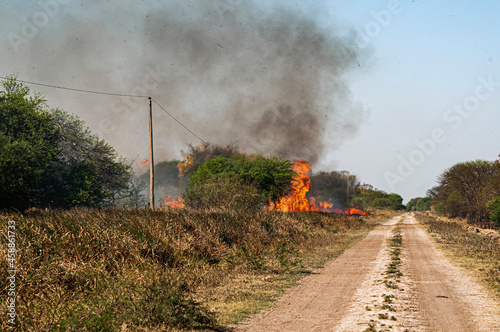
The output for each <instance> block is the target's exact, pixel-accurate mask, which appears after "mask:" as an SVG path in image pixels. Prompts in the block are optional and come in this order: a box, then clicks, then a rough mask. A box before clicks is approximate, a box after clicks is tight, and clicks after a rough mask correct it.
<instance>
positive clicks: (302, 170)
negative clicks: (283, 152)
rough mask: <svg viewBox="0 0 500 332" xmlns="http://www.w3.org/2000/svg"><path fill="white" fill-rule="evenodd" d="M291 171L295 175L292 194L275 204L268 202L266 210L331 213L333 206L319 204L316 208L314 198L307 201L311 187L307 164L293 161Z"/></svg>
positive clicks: (302, 161) (309, 166) (325, 203)
mask: <svg viewBox="0 0 500 332" xmlns="http://www.w3.org/2000/svg"><path fill="white" fill-rule="evenodd" d="M293 170H294V171H295V173H297V175H296V176H295V177H294V178H293V181H292V192H291V193H290V195H288V196H285V197H282V198H280V199H279V200H278V201H277V202H276V203H273V202H269V207H268V209H269V210H273V211H283V212H308V211H321V212H331V208H332V207H333V204H331V203H328V202H320V203H319V206H318V205H316V198H314V197H311V198H310V199H307V197H306V195H307V193H308V192H309V187H310V185H311V178H309V175H308V173H309V171H310V170H311V165H309V162H307V161H305V160H295V161H293Z"/></svg>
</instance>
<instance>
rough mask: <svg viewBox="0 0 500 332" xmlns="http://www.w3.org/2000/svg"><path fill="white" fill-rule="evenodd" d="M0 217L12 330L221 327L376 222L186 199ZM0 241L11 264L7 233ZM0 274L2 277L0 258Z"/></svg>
mask: <svg viewBox="0 0 500 332" xmlns="http://www.w3.org/2000/svg"><path fill="white" fill-rule="evenodd" d="M242 190H244V188H243V189H242ZM383 217H384V219H385V218H386V216H385V215H384V216H383ZM370 218H374V217H373V216H372V217H370ZM1 219H2V224H4V225H5V224H6V223H7V220H15V221H16V232H17V233H16V244H17V248H18V256H17V261H16V265H17V276H16V282H17V285H16V286H17V290H18V295H17V299H18V301H19V302H18V303H17V312H18V325H17V327H18V330H19V331H33V330H43V331H56V330H78V331H80V330H89V331H95V330H100V331H117V330H120V329H125V328H126V329H125V330H127V329H129V330H144V329H147V330H162V329H166V328H168V329H180V330H182V329H193V328H196V329H208V330H210V329H218V328H221V327H224V326H227V325H228V324H231V323H235V322H237V321H240V320H241V319H243V318H244V317H247V316H248V315H250V314H251V313H254V312H256V311H257V310H259V309H261V308H264V307H266V306H269V304H270V303H271V301H272V300H273V299H274V298H275V297H276V296H278V295H280V294H281V293H282V291H283V290H284V289H285V288H286V287H290V286H291V285H293V284H294V283H295V281H297V280H298V279H300V278H301V277H303V276H305V275H307V274H308V273H310V271H311V270H312V269H314V268H317V267H320V266H322V264H324V263H325V262H326V261H327V260H329V259H331V258H333V257H335V256H337V255H339V254H340V253H341V252H343V250H345V249H346V248H348V247H350V246H351V245H352V244H354V243H355V242H356V241H357V240H359V239H360V238H362V237H363V236H364V235H365V234H366V233H367V231H368V230H370V229H371V228H372V227H373V225H374V224H375V222H369V221H367V220H364V219H360V218H359V217H347V216H343V215H338V214H323V213H279V212H272V211H266V210H246V209H239V210H238V209H222V210H221V209H204V210H196V209H190V208H185V209H165V210H161V211H151V210H135V209H130V210H125V209H120V210H115V209H105V210H96V209H73V210H69V211H52V210H47V211H38V210H37V211H30V212H27V213H25V214H18V213H16V214H3V215H2V216H1ZM1 242H2V243H1V260H2V262H1V264H3V265H4V266H7V262H6V257H7V255H6V254H7V253H6V250H7V239H6V237H5V236H3V237H2V239H1ZM0 279H1V287H2V289H4V290H5V289H7V287H8V285H7V272H6V270H5V269H3V270H1V271H0ZM5 301H6V298H5V297H3V298H2V299H1V300H0V305H1V306H3V307H5V306H6V302H5ZM1 329H2V330H7V329H8V325H7V322H6V321H5V320H3V321H2V327H1Z"/></svg>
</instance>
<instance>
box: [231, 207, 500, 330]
mask: <svg viewBox="0 0 500 332" xmlns="http://www.w3.org/2000/svg"><path fill="white" fill-rule="evenodd" d="M396 227H397V228H398V229H400V230H401V235H402V243H403V245H402V250H401V254H400V255H399V259H400V260H398V262H399V265H398V267H399V270H398V271H400V272H401V273H402V275H401V274H397V276H394V275H393V276H391V277H390V276H389V275H387V274H386V271H387V270H388V267H389V266H390V264H391V262H394V259H397V258H394V257H395V256H394V255H393V252H391V250H392V249H394V248H390V247H389V241H387V240H388V239H389V238H392V237H394V233H393V230H394V229H395V228H396ZM391 253H392V255H391ZM234 330H235V331H265V332H269V331H500V311H499V306H498V304H496V303H495V302H494V301H493V300H492V299H490V298H489V297H488V296H487V295H486V292H485V291H484V289H483V288H482V287H481V286H479V285H478V284H477V283H475V282H474V281H473V280H472V279H471V278H470V277H468V276H467V275H466V273H465V272H464V271H462V270H461V269H459V268H457V267H454V266H453V265H451V264H450V263H449V262H448V261H447V260H446V259H445V258H444V257H443V255H442V254H440V253H439V252H438V251H437V250H436V248H435V245H434V242H432V240H430V239H429V238H428V236H427V234H426V232H424V231H423V230H422V229H421V228H420V226H419V225H418V223H417V221H416V220H415V218H414V217H413V216H412V215H411V214H406V215H404V216H403V217H396V218H394V219H392V220H390V221H388V222H387V223H385V224H384V225H381V226H378V227H377V228H375V229H374V230H373V231H372V232H371V233H370V234H369V235H368V236H367V237H366V238H364V239H363V240H362V241H360V242H358V243H357V244H356V245H355V246H354V247H352V248H351V249H349V250H348V251H346V252H345V253H344V254H343V255H341V256H340V257H338V258H337V259H335V260H333V261H331V262H329V263H328V264H327V265H326V266H325V267H324V268H323V269H321V270H319V271H316V272H315V273H313V274H311V275H310V276H308V277H307V278H304V279H303V280H302V282H301V283H300V285H298V286H296V287H294V288H292V289H291V290H290V291H289V292H288V293H287V294H285V295H284V296H282V297H281V298H280V299H279V300H278V301H277V303H276V305H275V307H274V308H273V309H272V310H270V311H268V312H265V313H261V314H258V315H255V316H254V317H252V318H251V319H250V320H249V321H247V322H245V323H243V324H241V325H239V326H237V327H236V328H235V329H234Z"/></svg>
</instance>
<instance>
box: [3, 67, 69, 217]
mask: <svg viewBox="0 0 500 332" xmlns="http://www.w3.org/2000/svg"><path fill="white" fill-rule="evenodd" d="M2 85H3V89H4V90H3V91H0V188H1V189H0V209H5V208H16V209H19V210H23V209H25V208H27V207H29V206H32V205H35V204H36V203H37V201H38V200H39V199H40V194H39V192H37V185H38V184H39V183H40V182H41V181H42V179H43V178H44V177H46V176H47V175H48V174H49V172H48V171H49V168H50V165H51V164H52V163H53V162H54V161H55V160H56V155H57V152H58V149H57V140H58V139H59V137H60V135H59V132H58V131H57V129H56V128H55V126H54V122H53V116H52V115H51V114H50V113H49V112H48V111H47V109H46V105H45V100H44V99H43V98H42V97H41V96H40V95H38V94H35V96H34V97H30V96H29V93H30V89H29V88H28V87H26V86H24V85H22V84H20V83H18V82H17V81H16V78H15V77H14V76H10V77H8V78H7V79H6V80H5V81H3V82H2Z"/></svg>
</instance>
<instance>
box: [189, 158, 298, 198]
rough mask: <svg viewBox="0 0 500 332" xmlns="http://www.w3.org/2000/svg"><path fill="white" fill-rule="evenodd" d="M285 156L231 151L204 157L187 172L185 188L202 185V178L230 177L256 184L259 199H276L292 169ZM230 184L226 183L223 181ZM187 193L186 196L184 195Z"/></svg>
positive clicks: (283, 191)
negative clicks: (196, 165) (207, 157)
mask: <svg viewBox="0 0 500 332" xmlns="http://www.w3.org/2000/svg"><path fill="white" fill-rule="evenodd" d="M291 165H292V164H291V163H290V161H289V160H286V159H280V158H276V157H271V158H265V157H263V156H260V155H250V156H244V155H241V154H234V155H232V156H231V157H226V156H218V157H214V158H211V159H208V160H206V161H205V162H204V163H203V165H201V166H200V167H198V168H197V169H196V170H195V171H194V172H193V173H191V175H190V179H189V184H188V188H187V191H189V192H193V191H195V188H203V187H204V186H206V183H205V182H206V181H207V180H208V181H209V182H210V181H212V182H213V181H215V182H216V180H217V179H221V181H226V180H224V178H226V179H231V180H233V181H235V180H236V179H240V180H241V181H243V182H241V181H239V182H238V183H239V184H241V183H246V184H250V185H252V186H253V187H255V188H257V190H258V191H259V193H260V195H261V197H262V200H263V201H268V200H269V199H277V198H278V197H280V196H284V195H286V193H287V192H288V190H289V189H290V186H291V183H292V179H293V176H294V175H295V172H294V171H293V170H291V169H290V167H291ZM227 184H228V185H230V183H227ZM188 197H189V196H188Z"/></svg>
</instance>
